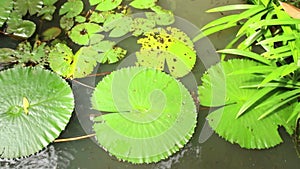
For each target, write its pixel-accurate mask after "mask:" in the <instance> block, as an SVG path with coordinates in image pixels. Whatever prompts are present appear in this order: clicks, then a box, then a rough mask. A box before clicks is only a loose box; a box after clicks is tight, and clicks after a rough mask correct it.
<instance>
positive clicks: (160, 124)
mask: <svg viewBox="0 0 300 169" xmlns="http://www.w3.org/2000/svg"><path fill="white" fill-rule="evenodd" d="M91 101H92V106H93V108H94V109H96V110H99V111H103V112H109V113H106V114H104V115H101V116H98V117H96V118H95V119H94V122H95V124H94V130H95V132H96V137H97V140H98V142H99V144H100V145H101V146H102V147H103V148H104V149H105V150H107V151H108V152H109V153H111V154H112V155H114V156H116V157H117V158H118V159H121V160H125V161H129V162H132V163H151V162H157V161H159V160H161V159H165V158H167V157H168V156H170V155H172V154H173V153H175V152H176V151H178V150H179V149H180V148H182V147H183V146H184V145H185V144H186V143H187V142H188V140H189V139H190V138H191V136H192V134H193V132H194V128H195V126H196V121H197V120H196V118H197V113H196V107H195V105H194V102H193V99H192V97H191V95H190V93H189V92H188V90H187V89H186V88H185V87H184V86H183V85H182V84H181V83H180V82H179V81H177V80H176V79H175V78H173V77H171V76H169V75H167V74H165V73H163V72H161V71H158V70H155V69H152V68H143V67H132V68H123V69H120V70H117V71H115V72H112V73H111V74H110V75H108V76H106V77H105V78H104V79H103V80H102V81H101V82H100V83H99V84H98V85H97V87H96V88H95V91H94V93H93V96H92V98H91Z"/></svg>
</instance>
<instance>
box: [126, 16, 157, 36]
mask: <svg viewBox="0 0 300 169" xmlns="http://www.w3.org/2000/svg"><path fill="white" fill-rule="evenodd" d="M155 26H156V25H155V21H154V20H151V19H146V18H135V19H134V20H133V22H132V24H131V31H132V35H134V36H140V35H142V34H143V33H145V32H148V31H151V30H153V28H154V27H155Z"/></svg>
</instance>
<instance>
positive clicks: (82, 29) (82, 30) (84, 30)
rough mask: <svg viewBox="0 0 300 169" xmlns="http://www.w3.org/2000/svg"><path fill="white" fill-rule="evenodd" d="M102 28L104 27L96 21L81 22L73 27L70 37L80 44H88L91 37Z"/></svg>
mask: <svg viewBox="0 0 300 169" xmlns="http://www.w3.org/2000/svg"><path fill="white" fill-rule="evenodd" d="M102 30H103V29H102V27H101V26H100V25H97V24H95V23H81V24H78V25H76V26H75V27H74V28H72V30H71V32H70V35H69V37H70V38H71V40H72V41H73V42H75V43H77V44H78V45H88V44H89V43H90V39H91V38H92V37H93V36H94V35H97V33H100V32H101V31H102Z"/></svg>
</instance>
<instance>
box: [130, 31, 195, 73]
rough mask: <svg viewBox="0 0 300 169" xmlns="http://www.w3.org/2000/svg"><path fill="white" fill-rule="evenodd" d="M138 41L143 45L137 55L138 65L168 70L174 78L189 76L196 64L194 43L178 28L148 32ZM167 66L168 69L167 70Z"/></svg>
mask: <svg viewBox="0 0 300 169" xmlns="http://www.w3.org/2000/svg"><path fill="white" fill-rule="evenodd" d="M144 35H145V37H144V38H141V39H139V40H138V43H139V44H141V45H142V47H141V49H140V51H139V52H137V53H136V57H137V60H138V61H137V65H141V66H146V67H153V68H156V69H158V70H165V71H166V70H168V71H169V72H170V74H171V75H172V76H174V77H183V76H185V75H187V74H188V73H189V72H190V71H191V70H192V69H193V67H194V65H195V63H196V51H195V50H194V45H193V42H192V41H191V40H190V38H189V37H188V36H187V35H186V34H185V33H184V32H182V31H180V30H179V29H177V28H171V27H168V28H166V29H163V28H159V29H154V30H153V31H150V32H146V33H145V34H144ZM165 65H167V66H168V67H167V68H165Z"/></svg>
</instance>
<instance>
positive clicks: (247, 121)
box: [193, 0, 300, 149]
mask: <svg viewBox="0 0 300 169" xmlns="http://www.w3.org/2000/svg"><path fill="white" fill-rule="evenodd" d="M252 2H253V3H254V4H253V5H229V6H223V7H217V8H214V9H211V10H209V11H208V12H226V11H232V10H244V11H243V12H240V13H237V14H236V13H235V14H232V15H228V16H224V17H222V18H219V19H216V20H214V21H212V22H210V23H208V24H207V25H205V26H204V27H203V28H202V30H203V33H202V34H199V35H198V36H197V37H195V38H194V39H193V40H194V41H197V40H199V39H201V38H202V37H203V36H205V35H210V34H212V33H215V32H218V31H221V30H224V29H227V28H231V27H234V26H237V25H240V28H239V30H238V31H237V33H236V37H235V38H234V39H233V40H232V41H231V42H230V43H229V44H228V45H227V46H226V47H225V49H223V50H220V51H219V53H222V59H224V58H225V55H226V54H233V55H238V56H243V57H246V58H250V59H252V60H255V61H256V62H253V61H251V62H250V61H247V62H246V61H244V60H233V61H228V62H221V63H219V64H217V65H216V66H214V67H212V68H210V69H209V70H208V73H207V74H205V75H204V76H203V78H202V81H203V84H202V86H200V87H199V95H200V100H201V105H204V106H224V107H222V108H221V109H218V110H217V111H215V112H213V113H212V114H210V115H209V116H208V119H209V120H210V121H209V122H210V125H211V126H212V128H213V129H214V130H215V131H216V132H217V133H218V134H219V135H220V136H221V137H224V138H225V139H226V140H228V141H230V142H232V143H238V144H239V145H240V146H241V147H245V148H259V149H260V148H269V147H272V146H274V145H277V144H279V143H280V142H281V141H282V140H281V138H280V137H279V135H278V133H277V128H278V126H279V125H282V126H284V127H285V129H286V130H287V132H288V133H289V134H290V135H293V134H295V135H297V133H295V132H296V131H297V126H298V124H297V123H298V121H299V118H300V113H299V102H298V98H299V96H300V90H299V82H298V81H299V73H300V72H299V54H300V53H299V52H300V49H299V38H298V32H299V26H298V25H299V23H300V22H299V20H298V19H294V18H291V16H289V14H288V13H287V12H286V11H284V10H283V9H282V6H280V3H278V1H270V0H264V1H263V0H255V1H254V0H253V1H252ZM289 7H290V6H289ZM290 8H293V7H290ZM285 10H288V8H287V9H285ZM293 10H294V11H296V9H294V8H293ZM258 48H260V49H263V51H262V52H261V51H260V52H257V50H256V49H258ZM246 63H247V64H246ZM262 64H264V65H262ZM221 72H222V73H221ZM221 84H222V85H223V84H226V86H225V87H224V86H221ZM217 93H223V94H221V95H220V94H219V95H217ZM207 96H209V97H207ZM228 121H230V126H229V125H228V124H226V123H228ZM250 129H251V130H250ZM259 129H260V130H259ZM265 129H267V131H265ZM249 131H250V132H249ZM267 132H268V133H267ZM263 137H265V138H263ZM298 139H299V138H298Z"/></svg>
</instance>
